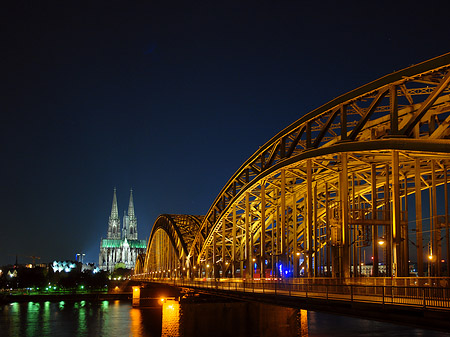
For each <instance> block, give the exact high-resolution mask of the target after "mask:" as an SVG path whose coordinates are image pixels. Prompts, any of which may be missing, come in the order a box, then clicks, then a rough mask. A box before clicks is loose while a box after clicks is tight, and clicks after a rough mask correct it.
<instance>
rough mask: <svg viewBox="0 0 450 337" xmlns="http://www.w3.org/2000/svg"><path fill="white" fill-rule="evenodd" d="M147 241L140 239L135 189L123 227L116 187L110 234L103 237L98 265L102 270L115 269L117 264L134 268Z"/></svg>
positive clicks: (124, 217) (109, 224)
mask: <svg viewBox="0 0 450 337" xmlns="http://www.w3.org/2000/svg"><path fill="white" fill-rule="evenodd" d="M146 247H147V243H146V241H145V240H139V239H138V231H137V218H136V215H135V214H134V204H133V190H131V191H130V202H129V204H128V213H127V214H125V215H124V216H123V228H122V230H121V228H120V218H119V209H118V207H117V196H116V189H115V188H114V196H113V203H112V208H111V215H110V216H109V221H108V236H107V238H106V239H101V242H100V255H99V262H98V266H99V268H100V270H105V271H109V272H111V271H113V270H114V267H115V266H116V264H118V263H120V264H121V265H125V267H126V268H128V269H133V268H134V265H135V262H136V258H137V256H138V255H139V254H141V253H145V251H146Z"/></svg>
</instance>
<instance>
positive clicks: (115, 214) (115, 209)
mask: <svg viewBox="0 0 450 337" xmlns="http://www.w3.org/2000/svg"><path fill="white" fill-rule="evenodd" d="M110 218H111V219H118V218H119V208H118V207H117V196H116V188H115V187H114V196H113V202H112V207H111V217H110Z"/></svg>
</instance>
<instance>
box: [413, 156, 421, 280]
mask: <svg viewBox="0 0 450 337" xmlns="http://www.w3.org/2000/svg"><path fill="white" fill-rule="evenodd" d="M414 170H415V175H414V188H415V193H414V194H415V197H416V244H417V272H418V276H419V277H422V276H423V248H422V247H423V242H422V188H421V186H422V181H421V179H420V159H419V158H417V159H416V160H415V168H414Z"/></svg>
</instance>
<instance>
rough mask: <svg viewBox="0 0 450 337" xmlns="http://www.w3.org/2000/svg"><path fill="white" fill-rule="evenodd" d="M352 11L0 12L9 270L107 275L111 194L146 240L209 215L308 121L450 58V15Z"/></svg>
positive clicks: (288, 5) (435, 8)
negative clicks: (47, 265) (156, 227)
mask: <svg viewBox="0 0 450 337" xmlns="http://www.w3.org/2000/svg"><path fill="white" fill-rule="evenodd" d="M387 3H388V2H386V4H387ZM356 4H357V3H356V2H350V3H349V5H347V6H345V5H344V4H343V5H336V4H334V3H332V2H326V1H325V2H323V3H321V4H313V3H307V4H300V3H298V2H295V1H281V2H279V3H272V2H270V1H267V2H261V3H258V4H256V3H255V4H245V5H244V4H239V3H237V2H236V3H235V2H230V3H229V4H222V5H211V4H206V5H205V4H199V5H197V6H194V5H183V6H177V7H176V8H174V7H171V6H167V7H164V6H162V5H147V4H128V5H127V6H124V5H123V4H121V3H116V2H112V3H109V4H106V3H102V2H99V3H96V4H88V3H85V4H76V3H72V2H66V3H64V4H53V3H52V2H49V3H40V4H35V3H32V2H23V3H19V4H9V5H2V7H3V10H2V12H3V13H6V14H7V15H5V18H4V21H5V28H6V29H4V30H2V32H1V33H0V34H1V36H2V41H4V48H3V51H1V55H2V59H3V60H4V62H3V63H2V65H1V66H0V67H1V68H0V69H1V71H2V74H4V76H3V78H4V79H3V81H1V89H2V90H1V92H2V94H1V95H2V99H1V100H0V101H1V102H0V104H1V105H0V106H1V109H2V110H3V111H4V113H3V114H2V116H3V117H2V123H1V137H2V144H3V145H4V146H3V147H2V156H3V158H4V161H3V163H4V165H2V168H1V171H0V172H1V176H2V183H1V186H2V192H3V193H2V196H1V199H0V205H1V211H2V215H3V216H2V229H3V235H2V237H3V238H4V239H3V240H2V245H1V247H0V265H3V264H7V263H14V261H15V255H16V254H19V261H20V260H21V257H20V255H25V256H32V255H35V256H40V257H41V260H40V261H41V262H51V261H53V260H64V259H74V257H75V254H76V253H85V254H86V258H85V261H88V262H96V263H97V262H98V253H99V244H100V239H101V237H106V231H107V224H108V217H109V214H110V212H111V202H112V195H113V193H112V192H113V188H114V187H116V188H117V198H118V205H119V215H121V214H122V212H123V210H126V209H127V206H128V201H127V198H128V197H129V190H130V188H132V189H133V197H134V203H135V211H136V216H137V219H138V232H139V238H142V239H145V238H148V237H149V235H150V230H151V226H152V224H153V222H154V221H155V220H156V218H157V216H158V215H159V214H163V213H168V214H172V213H173V214H194V215H203V214H205V213H206V212H207V211H208V209H209V207H210V205H211V204H212V202H213V201H214V199H215V197H216V195H217V194H218V193H219V191H220V190H221V189H222V187H223V186H224V185H225V184H226V182H227V181H228V179H229V178H230V177H231V176H232V174H233V173H234V172H235V171H236V170H237V169H238V168H239V167H240V166H241V164H242V163H243V162H244V161H245V160H247V159H248V158H249V157H250V156H251V155H252V154H253V153H254V152H255V151H257V150H258V148H259V147H260V146H262V145H263V144H264V143H265V142H267V141H268V140H269V139H270V138H271V137H273V136H274V135H275V134H276V133H278V132H279V131H281V130H282V129H284V128H285V127H287V126H289V125H290V124H291V123H293V122H295V121H296V120H297V119H299V118H300V117H301V116H303V115H304V114H306V113H308V112H310V111H311V110H313V109H315V108H317V107H319V106H321V105H323V104H325V103H326V102H328V101H330V100H332V99H333V98H335V97H337V96H339V95H341V94H344V93H346V92H348V91H350V90H352V89H355V88H357V87H359V86H361V85H364V84H366V83H368V82H370V81H373V80H376V79H377V78H380V77H382V76H384V75H387V74H389V73H392V72H394V71H395V70H400V69H402V68H405V67H407V66H409V65H411V64H417V63H420V62H422V61H425V60H427V59H430V58H432V57H436V56H439V55H441V54H444V53H446V52H448V51H449V49H448V41H449V39H450V37H449V36H450V34H449V28H448V27H447V25H446V22H447V21H446V13H447V12H448V9H450V5H449V4H448V3H444V2H442V3H441V2H439V1H438V2H436V3H432V4H429V6H427V7H426V8H423V6H419V5H418V4H415V3H411V2H408V4H409V6H408V7H404V5H405V4H406V2H404V3H403V2H399V3H396V4H390V5H389V6H383V5H382V4H380V6H378V7H377V8H371V7H368V6H369V5H361V4H358V5H356ZM6 6H8V7H6ZM24 262H28V261H24Z"/></svg>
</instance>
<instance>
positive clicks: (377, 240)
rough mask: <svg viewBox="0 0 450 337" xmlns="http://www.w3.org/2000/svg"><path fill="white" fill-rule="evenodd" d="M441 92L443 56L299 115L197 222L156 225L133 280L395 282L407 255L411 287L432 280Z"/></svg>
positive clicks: (167, 218)
mask: <svg viewBox="0 0 450 337" xmlns="http://www.w3.org/2000/svg"><path fill="white" fill-rule="evenodd" d="M449 83H450V53H449V54H445V55H442V56H440V57H437V58H434V59H431V60H428V61H426V62H423V63H420V64H418V65H414V66H411V67H409V68H406V69H404V70H401V71H399V72H395V73H393V74H390V75H387V76H385V77H383V78H380V79H378V80H376V81H374V82H371V83H369V84H367V85H364V86H362V87H360V88H358V89H356V90H353V91H351V92H349V93H347V94H345V95H342V96H340V97H338V98H336V99H334V100H332V101H331V102H328V103H327V104H325V105H323V106H321V107H320V108H318V109H316V110H314V111H312V112H310V113H308V114H306V115H304V116H303V117H302V118H300V119H299V120H298V121H296V122H295V123H293V124H292V125H290V126H288V127H287V128H286V129H284V130H282V131H281V132H279V133H278V134H277V135H275V136H274V137H273V138H272V139H271V140H269V141H268V142H267V143H266V144H265V145H263V146H262V147H260V149H259V150H258V151H257V152H255V153H254V154H253V155H252V156H251V157H250V158H249V159H248V160H247V161H246V162H245V163H244V164H243V165H242V166H241V167H240V168H239V170H238V171H237V172H236V173H235V174H234V175H233V176H232V177H231V179H230V180H229V181H228V182H227V184H226V185H225V187H224V188H223V189H222V191H220V193H219V195H218V196H217V198H216V200H215V201H214V203H213V204H212V206H211V208H210V209H209V211H208V213H207V214H206V216H204V217H195V216H186V215H161V216H160V217H159V218H158V219H157V220H156V222H155V225H154V226H153V229H152V233H151V237H150V240H149V243H148V245H147V247H148V248H147V254H146V256H145V258H142V259H139V260H138V265H139V266H136V271H137V273H139V274H141V273H142V274H146V275H147V276H150V277H180V276H184V277H215V278H218V277H246V278H263V277H280V276H283V277H286V276H288V277H298V276H308V277H318V276H329V277H351V276H360V275H361V274H362V266H361V264H364V263H367V262H368V261H370V260H372V261H373V267H372V270H371V273H372V275H373V276H382V275H385V276H394V277H400V276H402V277H403V276H409V273H410V271H409V260H410V254H411V255H412V256H414V260H415V259H416V257H417V262H418V265H417V269H418V270H417V272H418V275H419V276H423V275H424V274H426V273H428V275H433V276H440V275H441V274H442V270H443V268H442V265H441V264H442V261H441V258H444V260H445V261H448V260H449V258H450V256H449V255H450V253H449V244H448V242H449V232H448V231H449V225H448V222H449V221H448V220H449V219H448V213H449V212H448V197H447V195H448V193H447V192H448V190H447V189H448V187H447V186H448V179H449V177H448V176H449V167H450V127H449V122H450V87H449ZM409 243H411V245H410V244H409ZM413 245H414V246H415V248H413ZM410 247H412V248H413V249H409V248H410ZM365 255H367V257H364V256H365ZM427 263H428V268H424V265H425V266H427ZM379 265H382V266H383V268H379ZM424 269H425V270H424ZM138 271H139V272H138Z"/></svg>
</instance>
